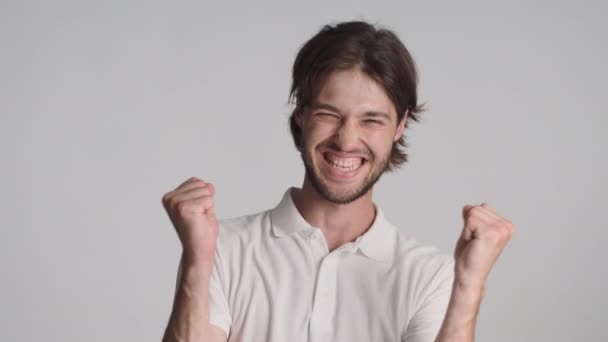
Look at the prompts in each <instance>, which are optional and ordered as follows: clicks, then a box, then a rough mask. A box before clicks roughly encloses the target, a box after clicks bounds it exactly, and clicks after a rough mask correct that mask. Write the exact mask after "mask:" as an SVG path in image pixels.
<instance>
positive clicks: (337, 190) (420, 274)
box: [163, 22, 514, 342]
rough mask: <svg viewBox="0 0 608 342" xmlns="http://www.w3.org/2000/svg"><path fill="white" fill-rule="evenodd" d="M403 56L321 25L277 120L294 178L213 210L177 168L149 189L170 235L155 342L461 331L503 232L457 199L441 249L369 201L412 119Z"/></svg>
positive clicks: (411, 72) (452, 337)
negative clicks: (256, 199)
mask: <svg viewBox="0 0 608 342" xmlns="http://www.w3.org/2000/svg"><path fill="white" fill-rule="evenodd" d="M416 84H417V76H416V69H415V65H414V62H413V60H412V58H411V56H410V54H409V52H408V51H407V49H406V48H405V46H403V44H402V43H401V42H400V41H399V39H398V38H397V37H396V35H395V34H393V33H392V32H391V31H389V30H386V29H376V28H375V27H373V26H372V25H369V24H367V23H365V22H346V23H340V24H338V25H336V26H326V27H324V28H323V29H322V30H321V31H320V32H319V33H317V34H316V35H315V36H314V37H313V38H311V39H310V40H309V41H308V42H307V43H306V44H305V45H304V46H303V47H302V49H301V50H300V52H299V54H298V56H297V57H296V60H295V63H294V67H293V85H292V87H291V98H292V99H294V100H295V101H294V102H295V109H294V111H293V113H292V115H291V117H290V128H291V132H292V135H293V138H294V143H295V145H296V148H297V149H298V150H299V151H300V153H301V156H302V160H303V163H304V167H305V170H306V172H305V177H304V181H303V185H302V188H301V189H300V188H295V187H292V188H289V189H287V191H286V192H285V193H284V195H283V198H282V199H281V201H280V202H279V204H278V205H277V206H276V207H275V208H273V209H269V210H266V211H263V212H260V213H256V214H252V215H247V216H242V217H237V218H231V219H225V220H221V221H219V222H218V220H217V218H216V217H215V213H214V200H213V196H214V193H215V188H214V186H213V185H212V184H211V183H209V182H205V181H202V180H200V179H198V178H194V177H193V178H190V179H189V180H187V181H185V182H184V183H182V184H181V185H179V186H178V187H177V188H176V189H175V190H173V191H170V192H168V193H166V194H165V195H164V196H163V205H164V207H165V209H166V210H167V213H168V214H169V217H170V218H171V220H172V222H173V225H174V226H175V229H176V231H177V234H178V236H179V238H180V240H181V243H182V246H183V253H182V257H181V262H180V268H179V272H178V281H177V288H176V294H175V302H174V306H173V311H172V314H171V317H170V320H169V324H168V326H167V329H166V331H165V336H164V341H349V342H353V341H374V342H376V341H408V342H430V341H450V342H455V341H473V340H474V330H475V324H476V319H477V312H478V309H479V305H480V303H481V300H482V298H483V293H484V287H485V282H486V279H487V276H488V273H489V272H490V269H491V268H492V266H493V265H494V263H495V261H496V259H497V258H498V256H499V254H500V253H501V251H502V250H503V248H504V247H505V245H506V244H507V242H508V240H509V239H510V237H511V236H512V234H513V232H514V227H513V224H512V223H511V222H509V221H508V220H506V219H504V218H502V217H501V216H500V215H498V213H497V212H496V210H495V209H494V208H493V207H492V206H490V205H488V204H485V203H483V204H481V205H465V206H464V208H463V219H464V228H463V231H462V234H461V236H460V238H459V240H458V242H457V244H456V249H455V252H454V256H453V257H452V256H451V255H448V254H444V253H442V252H440V251H439V250H438V249H437V248H434V247H432V246H429V245H426V244H423V243H420V242H418V241H417V240H415V239H414V238H412V237H410V236H407V235H405V234H404V233H402V232H401V231H400V230H398V229H397V228H396V227H395V226H393V225H392V224H391V223H390V222H389V221H388V220H387V219H386V217H385V216H384V214H383V212H382V210H381V208H380V206H378V205H377V204H376V203H374V202H373V201H372V188H373V185H374V184H375V183H376V182H377V181H378V180H379V178H380V176H381V175H382V174H383V172H385V171H389V170H393V169H395V168H396V167H397V166H399V165H400V164H403V163H404V162H406V161H407V155H406V154H405V152H404V151H403V149H402V147H405V146H406V144H405V141H404V135H403V131H404V129H405V127H406V126H407V123H408V121H409V120H414V121H418V117H417V113H419V112H420V110H421V108H420V106H419V105H418V104H417V93H416Z"/></svg>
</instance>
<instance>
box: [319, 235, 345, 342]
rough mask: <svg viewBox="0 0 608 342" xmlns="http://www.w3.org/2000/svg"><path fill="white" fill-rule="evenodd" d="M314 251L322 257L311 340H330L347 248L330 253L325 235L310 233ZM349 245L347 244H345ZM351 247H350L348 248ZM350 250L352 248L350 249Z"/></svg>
mask: <svg viewBox="0 0 608 342" xmlns="http://www.w3.org/2000/svg"><path fill="white" fill-rule="evenodd" d="M309 239H310V240H311V243H312V245H311V247H312V249H313V253H314V254H315V255H316V256H317V257H318V258H319V259H320V261H319V268H318V271H317V281H316V284H315V293H314V299H313V307H312V313H311V317H310V337H311V339H310V341H311V342H319V341H330V340H331V336H332V334H333V330H334V326H333V321H334V315H335V311H336V310H335V307H336V280H337V271H338V264H339V260H340V255H341V254H342V252H344V250H345V248H339V249H336V250H334V251H333V252H332V253H328V248H327V244H326V242H325V239H324V237H322V236H319V233H318V232H315V231H312V232H311V233H309ZM343 247H347V246H343ZM346 249H349V248H346ZM349 250H350V249H349Z"/></svg>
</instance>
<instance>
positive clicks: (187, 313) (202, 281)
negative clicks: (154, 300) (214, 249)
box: [163, 263, 213, 342]
mask: <svg viewBox="0 0 608 342" xmlns="http://www.w3.org/2000/svg"><path fill="white" fill-rule="evenodd" d="M183 266H184V267H183V269H182V275H181V279H180V280H179V283H178V288H177V293H176V296H175V302H174V303H173V311H172V313H171V318H170V319H169V324H168V326H167V329H166V330H165V335H164V337H163V342H178V341H180V342H181V341H192V342H194V341H197V342H198V341H200V342H208V341H210V338H209V337H210V336H211V332H210V325H209V280H210V277H211V272H212V270H213V265H191V264H188V263H185V264H184V265H183Z"/></svg>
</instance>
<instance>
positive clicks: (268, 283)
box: [225, 239, 408, 341]
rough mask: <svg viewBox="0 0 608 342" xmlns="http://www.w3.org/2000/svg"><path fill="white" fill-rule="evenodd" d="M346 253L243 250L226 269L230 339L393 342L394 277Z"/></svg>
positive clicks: (399, 293) (279, 246)
mask: <svg viewBox="0 0 608 342" xmlns="http://www.w3.org/2000/svg"><path fill="white" fill-rule="evenodd" d="M352 247H353V246H349V245H344V246H341V247H340V248H338V249H336V250H334V251H332V252H331V253H328V251H327V248H326V247H324V246H323V243H322V241H309V240H307V239H285V240H281V241H278V242H277V241H272V243H271V242H267V243H264V244H251V245H248V246H243V249H242V250H241V253H239V255H238V258H239V260H232V261H229V262H228V265H227V266H228V268H229V270H228V272H227V273H228V274H229V275H230V276H229V279H228V282H227V284H226V287H227V288H226V289H225V291H226V294H227V299H228V303H229V307H230V314H231V316H232V323H233V329H232V331H234V332H235V336H231V340H232V341H240V340H244V339H245V338H246V337H248V336H249V337H250V336H264V337H262V339H263V340H265V341H330V340H331V341H372V340H373V341H388V340H392V341H398V340H399V336H400V334H401V332H402V330H403V328H404V327H405V326H406V325H407V315H408V313H407V306H408V305H407V299H408V289H407V286H406V284H404V283H403V281H401V280H400V277H401V274H400V272H399V270H398V269H395V268H393V267H391V266H390V265H387V264H383V263H380V262H378V261H376V260H372V259H369V258H367V257H365V256H364V255H362V254H361V253H360V252H358V251H357V250H355V249H354V248H352Z"/></svg>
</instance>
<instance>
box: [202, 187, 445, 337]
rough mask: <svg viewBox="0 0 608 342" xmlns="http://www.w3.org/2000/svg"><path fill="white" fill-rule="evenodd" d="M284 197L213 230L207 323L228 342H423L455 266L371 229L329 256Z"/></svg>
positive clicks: (384, 227)
mask: <svg viewBox="0 0 608 342" xmlns="http://www.w3.org/2000/svg"><path fill="white" fill-rule="evenodd" d="M292 189H293V188H289V189H287V191H285V194H284V195H283V198H282V200H281V201H280V203H279V204H278V205H277V206H276V207H275V208H273V209H269V210H266V211H263V212H260V213H256V214H251V215H246V216H241V217H236V218H230V219H223V220H220V221H219V224H220V229H219V238H218V246H217V249H216V260H215V261H216V262H215V267H214V271H213V275H212V277H211V285H210V294H209V295H210V323H212V324H215V325H217V326H220V327H221V328H223V329H224V331H225V332H226V335H227V336H228V341H234V342H236V341H239V342H241V341H243V342H244V341H246V342H253V341H259V342H262V341H268V342H299V341H302V342H304V341H309V342H312V341H336V342H356V341H362V342H363V341H365V342H380V341H407V342H432V341H434V340H435V337H436V336H437V333H438V331H439V328H440V326H441V323H442V322H443V318H444V315H445V312H446V309H447V305H448V301H449V298H450V294H451V290H452V282H453V279H454V259H453V257H452V256H451V255H448V254H445V253H442V252H441V251H440V250H439V249H437V248H435V247H433V246H430V245H426V244H423V243H421V242H418V241H417V240H415V239H414V238H412V237H411V236H408V235H406V234H404V233H403V232H401V231H400V230H399V229H397V228H396V227H395V226H393V225H392V224H391V223H390V222H388V221H387V219H386V218H385V217H384V215H383V213H382V210H381V208H380V207H379V206H378V205H377V204H376V203H374V205H375V207H376V217H375V219H374V221H373V223H372V225H371V227H370V228H369V229H368V230H367V231H366V232H365V233H364V234H362V235H361V236H359V237H358V238H357V239H356V240H355V241H353V242H349V243H346V244H344V245H342V246H340V247H338V248H336V249H335V250H333V251H332V252H331V253H329V250H328V248H327V243H326V241H325V238H324V236H323V234H322V233H321V230H320V229H319V228H316V227H313V226H311V225H310V224H308V223H307V222H306V221H305V220H304V218H303V217H302V216H301V215H300V213H299V211H298V209H297V208H296V206H295V205H294V202H293V200H292V197H291V190H292Z"/></svg>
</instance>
